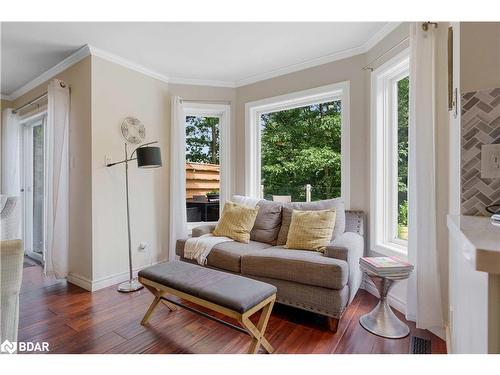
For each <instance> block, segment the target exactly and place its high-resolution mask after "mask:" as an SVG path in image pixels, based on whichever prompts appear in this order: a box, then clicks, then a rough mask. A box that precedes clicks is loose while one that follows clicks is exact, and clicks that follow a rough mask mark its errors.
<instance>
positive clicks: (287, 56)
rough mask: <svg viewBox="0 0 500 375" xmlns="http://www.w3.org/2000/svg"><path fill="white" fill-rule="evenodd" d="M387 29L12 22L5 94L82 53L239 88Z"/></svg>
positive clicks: (369, 25) (5, 37)
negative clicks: (92, 49)
mask: <svg viewBox="0 0 500 375" xmlns="http://www.w3.org/2000/svg"><path fill="white" fill-rule="evenodd" d="M396 26H397V23H383V22H322V23H321V22H314V23H298V22H287V23H279V22H271V23H257V22H256V23H207V22H204V23H189V22H182V23H179V22H177V23H167V22H160V23H153V22H147V23H143V22H119V23H113V22H102V23H99V22H88V23H85V22H65V23H57V22H33V23H23V22H12V23H5V22H4V23H2V29H1V64H2V65H1V69H2V71H1V92H2V94H3V95H10V94H12V93H13V92H14V91H15V90H16V89H18V88H20V87H21V86H23V85H25V84H27V83H28V82H30V81H32V80H33V79H35V78H36V77H38V76H39V75H41V74H42V73H44V72H45V71H47V70H48V69H50V68H52V67H53V66H54V65H56V64H57V63H59V62H61V61H62V60H64V59H65V58H67V57H68V56H70V55H71V54H73V53H74V52H75V51H76V50H78V49H79V48H81V47H82V46H84V45H86V44H89V45H91V46H93V47H95V48H97V49H99V50H102V51H105V52H106V53H108V54H112V55H115V56H117V57H119V58H121V59H125V60H128V61H129V62H130V63H132V64H135V65H140V66H142V67H144V68H145V69H147V70H149V71H153V72H155V73H157V74H158V75H161V76H165V77H168V78H169V80H171V81H172V82H176V81H177V82H191V83H196V82H197V81H204V82H207V81H213V82H212V83H213V84H215V85H221V86H224V85H226V86H239V85H242V84H246V83H249V82H255V81H258V80H260V79H265V78H269V77H271V76H276V75H280V74H285V73H287V72H290V71H294V70H299V69H303V68H306V67H309V66H314V65H319V64H322V63H325V62H327V61H333V60H335V59H338V58H343V57H347V56H351V55H354V54H359V53H363V52H366V50H367V49H368V48H371V47H372V46H373V45H374V44H375V43H376V42H378V41H379V40H380V39H381V38H383V37H384V36H385V35H387V34H388V33H389V32H390V31H392V30H393V29H394V28H395V27H396Z"/></svg>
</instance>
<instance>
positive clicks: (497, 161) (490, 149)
mask: <svg viewBox="0 0 500 375" xmlns="http://www.w3.org/2000/svg"><path fill="white" fill-rule="evenodd" d="M481 178H500V144H490V145H482V146H481Z"/></svg>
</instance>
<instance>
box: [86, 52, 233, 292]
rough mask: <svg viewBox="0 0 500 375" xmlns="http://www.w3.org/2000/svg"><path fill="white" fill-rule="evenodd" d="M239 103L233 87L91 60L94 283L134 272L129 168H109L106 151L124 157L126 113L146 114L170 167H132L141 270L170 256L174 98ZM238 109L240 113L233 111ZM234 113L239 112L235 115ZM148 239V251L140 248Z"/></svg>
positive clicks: (133, 214) (150, 132) (134, 236)
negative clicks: (179, 80) (169, 79)
mask: <svg viewBox="0 0 500 375" xmlns="http://www.w3.org/2000/svg"><path fill="white" fill-rule="evenodd" d="M173 95H176V96H180V97H182V98H184V99H188V100H213V101H221V100H223V101H228V102H234V101H235V90H234V89H231V88H218V87H205V86H193V85H178V84H167V83H165V82H162V81H159V80H156V79H154V78H151V77H149V76H146V75H144V74H141V73H138V72H136V71H133V70H130V69H127V68H125V67H123V66H120V65H117V64H114V63H111V62H109V61H106V60H103V59H101V58H98V57H92V133H93V137H92V173H93V180H92V181H93V187H92V195H93V200H92V207H93V223H92V228H93V281H94V282H96V283H98V284H99V283H101V282H102V283H107V282H108V281H109V280H111V279H112V278H114V277H117V278H119V277H121V275H123V274H124V273H126V272H127V269H128V268H127V267H128V255H127V254H128V253H127V249H128V245H127V227H126V211H125V210H126V206H125V169H124V168H125V167H124V166H123V165H121V166H115V167H113V168H107V167H105V166H104V159H105V156H109V157H111V158H112V161H118V160H122V159H123V158H124V155H123V152H124V151H123V147H124V141H123V138H122V136H121V133H120V124H121V123H122V121H123V119H124V118H125V117H127V116H134V117H137V118H138V119H140V120H141V121H142V122H143V123H144V125H145V127H146V141H152V140H159V141H160V147H161V150H162V159H163V167H161V168H159V169H153V170H151V169H149V170H141V169H138V168H137V165H136V163H135V162H132V163H131V164H130V168H129V177H130V179H129V182H130V185H129V189H130V192H129V194H130V215H131V227H132V231H131V233H132V251H133V264H134V268H139V267H142V266H145V265H148V264H151V263H154V262H157V261H162V260H166V259H167V258H168V243H169V238H168V228H169V222H168V209H169V205H168V197H169V176H170V177H171V178H175V176H173V175H172V174H171V173H170V170H169V149H170V147H169V139H170V129H169V127H170V100H171V97H172V96H173ZM233 112H234V111H233ZM232 116H234V113H233V115H232ZM140 242H146V243H147V244H148V248H147V250H146V252H139V251H138V247H139V243H140Z"/></svg>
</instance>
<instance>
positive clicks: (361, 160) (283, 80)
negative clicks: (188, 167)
mask: <svg viewBox="0 0 500 375" xmlns="http://www.w3.org/2000/svg"><path fill="white" fill-rule="evenodd" d="M365 63H366V59H365V56H364V55H358V56H354V57H351V58H348V59H344V60H339V61H335V62H332V63H329V64H324V65H320V66H316V67H314V68H310V69H306V70H301V71H299V72H294V73H291V74H287V75H283V76H280V77H275V78H271V79H268V80H265V81H261V82H257V83H253V84H251V85H247V86H242V87H239V88H238V89H237V93H236V95H237V105H236V112H237V113H236V124H235V128H236V129H235V130H236V146H237V152H236V154H235V155H234V157H235V161H236V192H237V193H240V194H243V193H245V147H246V141H245V104H246V103H248V102H252V101H255V100H259V99H264V98H269V97H273V96H278V95H283V94H288V93H292V92H296V91H301V90H306V89H311V88H314V87H319V86H324V85H328V84H333V83H337V82H342V81H349V82H350V96H351V98H350V106H351V113H350V119H351V121H350V123H351V128H350V137H351V144H350V147H349V150H351V151H350V159H351V160H350V162H351V170H350V178H351V189H350V190H351V208H355V209H361V210H367V209H368V207H369V187H368V184H369V179H368V170H367V165H366V160H367V158H368V155H367V152H368V151H367V148H368V147H369V126H368V117H367V116H366V113H365V109H366V106H367V101H366V100H367V95H366V90H367V88H366V81H365V79H364V71H363V70H362V67H363V66H364V65H365Z"/></svg>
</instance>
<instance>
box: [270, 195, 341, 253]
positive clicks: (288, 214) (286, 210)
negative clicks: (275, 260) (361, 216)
mask: <svg viewBox="0 0 500 375" xmlns="http://www.w3.org/2000/svg"><path fill="white" fill-rule="evenodd" d="M332 208H335V213H336V218H335V226H334V228H333V234H332V240H333V239H334V238H336V237H338V236H340V235H341V234H342V233H344V232H345V206H344V200H343V199H342V198H335V199H326V200H322V201H316V202H292V203H285V204H283V211H282V216H281V228H280V231H279V234H278V240H277V241H276V244H277V245H278V246H283V245H285V244H286V240H287V237H288V230H289V228H290V222H291V220H292V212H293V210H299V211H319V210H330V209H332Z"/></svg>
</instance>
